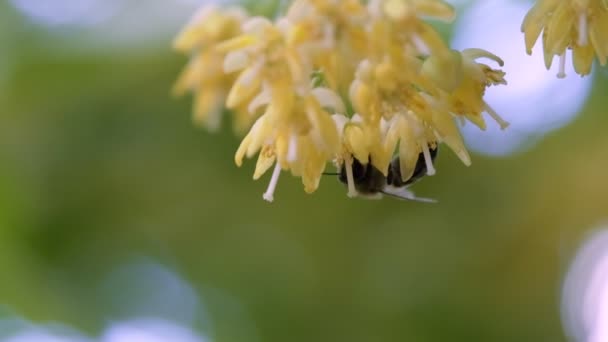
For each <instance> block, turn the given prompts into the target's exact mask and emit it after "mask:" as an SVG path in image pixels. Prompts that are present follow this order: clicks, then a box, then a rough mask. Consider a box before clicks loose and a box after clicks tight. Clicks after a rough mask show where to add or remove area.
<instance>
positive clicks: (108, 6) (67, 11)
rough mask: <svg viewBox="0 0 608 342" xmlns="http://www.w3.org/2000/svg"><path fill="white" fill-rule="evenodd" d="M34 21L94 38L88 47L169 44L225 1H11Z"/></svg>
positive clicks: (88, 39) (85, 42)
mask: <svg viewBox="0 0 608 342" xmlns="http://www.w3.org/2000/svg"><path fill="white" fill-rule="evenodd" d="M9 1H10V3H11V4H12V5H13V7H15V8H16V9H17V10H18V11H19V12H20V13H21V14H23V15H24V16H25V17H27V18H28V19H30V20H31V21H32V22H34V23H36V24H38V25H41V26H47V27H49V28H50V29H54V28H61V29H62V30H61V33H68V32H69V33H78V34H87V35H92V37H91V36H87V37H86V38H83V39H82V41H81V42H80V44H79V45H78V46H79V47H82V45H84V44H91V43H93V44H100V43H111V44H112V45H115V44H116V43H124V44H127V46H129V47H133V46H134V44H133V42H137V43H142V42H146V41H163V42H164V41H166V40H167V39H170V38H171V37H173V36H174V35H175V34H177V32H179V29H180V28H181V27H182V26H183V25H184V24H185V23H187V21H188V18H189V17H190V16H191V15H192V14H193V13H194V12H195V11H196V9H197V8H198V7H199V6H201V5H203V4H205V3H213V2H215V3H221V2H228V1H225V0H223V1H221V0H146V1H124V0H9Z"/></svg>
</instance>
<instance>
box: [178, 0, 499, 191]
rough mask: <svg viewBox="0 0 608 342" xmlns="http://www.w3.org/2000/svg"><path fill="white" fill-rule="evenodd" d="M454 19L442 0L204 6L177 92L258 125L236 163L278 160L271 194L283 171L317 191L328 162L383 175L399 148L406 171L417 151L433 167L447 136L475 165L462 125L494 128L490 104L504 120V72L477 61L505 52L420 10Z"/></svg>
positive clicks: (191, 31) (189, 37) (262, 165)
mask: <svg viewBox="0 0 608 342" xmlns="http://www.w3.org/2000/svg"><path fill="white" fill-rule="evenodd" d="M454 16H455V13H454V10H453V8H452V7H451V6H450V5H448V4H447V3H445V2H444V1H442V0H369V1H360V0H295V1H293V2H292V3H291V4H290V6H289V8H288V9H287V10H286V13H285V14H284V15H283V16H281V17H278V18H277V19H275V20H270V19H267V18H264V17H248V16H247V15H246V14H245V12H244V11H243V10H239V9H219V8H215V7H212V8H205V9H204V10H202V12H201V13H200V14H198V15H196V16H195V18H194V19H193V21H192V22H191V23H190V24H189V25H188V26H187V27H186V28H185V29H184V31H183V32H182V33H181V34H180V35H179V37H178V38H177V40H176V42H175V46H176V48H178V49H179V50H181V51H186V52H189V53H190V54H191V56H192V57H191V60H190V63H189V65H188V66H187V67H186V70H185V71H184V73H183V74H182V76H181V78H180V79H179V80H178V82H177V86H176V89H177V90H178V91H179V92H180V93H181V92H184V91H192V92H193V93H194V95H195V98H196V99H195V117H196V118H198V119H199V120H201V121H202V122H204V123H205V124H206V125H207V126H209V127H210V128H215V127H217V124H218V123H219V118H220V115H221V113H222V109H223V107H225V108H227V109H228V110H230V111H231V112H232V113H233V115H234V117H235V119H234V121H235V122H236V123H237V127H238V128H240V129H246V128H249V131H248V133H247V134H246V135H245V137H244V139H243V140H242V142H241V145H240V146H239V148H238V150H237V152H236V155H235V161H236V164H237V165H239V166H240V165H241V164H242V162H243V159H244V158H245V157H247V158H252V157H254V156H256V155H257V165H256V169H255V173H254V179H257V178H259V177H260V176H262V175H263V174H264V173H265V172H266V171H268V170H269V169H271V168H273V172H272V177H271V181H270V184H269V186H268V190H267V191H266V192H265V193H264V196H263V197H264V199H266V200H268V201H272V199H273V194H274V190H275V187H276V185H277V181H278V178H279V175H280V173H281V172H282V171H289V172H291V174H293V175H295V176H297V177H301V179H302V182H303V184H304V190H305V191H306V192H309V193H310V192H313V191H315V190H316V189H317V188H318V186H319V182H320V179H321V176H322V174H323V172H324V171H325V168H326V165H327V163H328V162H331V161H333V162H334V163H335V164H336V166H337V167H338V168H339V169H342V168H346V170H347V173H348V171H351V170H350V169H351V167H352V164H353V162H354V160H355V159H356V160H357V161H359V162H360V163H362V164H368V163H371V164H372V165H373V166H374V167H375V168H377V169H378V170H380V171H381V172H382V173H384V174H385V175H386V174H387V172H388V168H389V164H390V162H391V159H392V158H393V156H394V155H398V156H399V157H400V168H401V176H402V178H403V179H404V180H405V179H408V178H409V177H410V176H411V175H412V173H413V172H414V167H415V165H416V161H417V159H418V157H419V155H424V156H425V162H426V167H427V172H428V174H434V173H435V169H434V167H433V165H432V158H431V157H430V152H429V150H430V149H435V148H436V146H437V145H438V144H439V143H442V142H443V143H445V144H446V145H447V146H448V147H449V148H450V149H451V150H453V151H454V152H455V154H456V155H457V156H458V157H459V158H460V159H461V160H462V162H463V163H464V164H466V165H469V164H470V162H471V161H470V157H469V154H468V152H467V150H466V148H465V146H464V143H463V141H462V138H461V136H460V132H459V128H458V125H457V124H460V123H462V124H464V122H465V121H470V122H471V123H473V124H475V125H477V126H479V127H480V128H481V129H485V127H486V123H485V119H484V116H483V113H487V114H488V115H489V116H490V117H491V118H492V119H494V120H495V121H497V123H498V124H499V125H500V126H501V127H502V128H505V127H506V126H507V125H508V124H507V123H506V122H505V121H504V120H502V119H501V118H500V117H499V116H498V114H496V113H495V112H494V111H493V110H492V109H491V108H490V106H489V105H488V104H487V103H486V102H485V101H484V99H483V97H484V93H485V91H486V89H487V88H488V87H489V86H491V85H497V84H506V81H505V79H504V75H505V74H504V72H502V71H501V70H499V69H495V68H492V67H491V66H489V65H487V64H484V63H480V62H478V60H479V59H480V58H486V59H488V60H490V61H493V62H496V63H497V64H498V65H500V66H502V65H503V61H502V60H501V59H500V58H499V57H497V56H495V55H493V54H491V53H490V52H487V51H484V50H481V49H467V50H464V51H455V50H452V49H450V48H449V47H448V46H447V45H446V44H445V43H444V41H443V40H442V38H441V36H440V35H439V34H438V32H437V31H436V30H435V29H434V28H433V27H432V26H431V25H429V24H428V23H427V22H425V21H424V20H422V19H421V18H433V19H437V20H442V21H447V22H449V21H451V20H453V18H454ZM349 183H350V181H349ZM348 185H349V195H351V196H353V195H356V191H355V190H354V186H353V185H352V184H348Z"/></svg>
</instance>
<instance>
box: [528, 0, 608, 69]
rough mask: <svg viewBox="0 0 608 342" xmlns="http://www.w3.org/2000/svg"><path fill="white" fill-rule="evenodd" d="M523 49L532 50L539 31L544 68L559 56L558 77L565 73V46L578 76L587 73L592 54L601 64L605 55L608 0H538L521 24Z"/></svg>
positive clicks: (603, 62) (607, 39)
mask: <svg viewBox="0 0 608 342" xmlns="http://www.w3.org/2000/svg"><path fill="white" fill-rule="evenodd" d="M521 30H522V32H524V36H525V43H526V51H527V52H528V54H532V47H533V46H534V45H535V44H536V41H537V40H538V37H539V36H540V34H541V32H542V34H543V52H544V58H545V65H546V67H547V69H549V68H550V67H551V64H552V62H553V58H554V56H559V59H560V62H559V72H558V74H557V76H558V77H560V78H563V77H565V76H566V74H565V64H566V50H567V49H571V50H572V56H573V65H574V69H575V71H576V73H578V74H580V75H581V76H584V75H588V74H589V73H591V65H592V64H593V59H594V57H597V59H598V60H599V62H600V64H601V65H605V64H606V59H607V57H608V2H607V1H606V0H538V1H537V2H536V4H535V5H534V7H532V9H530V11H529V12H528V14H527V15H526V17H525V18H524V21H523V23H522V26H521Z"/></svg>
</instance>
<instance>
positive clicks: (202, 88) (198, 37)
mask: <svg viewBox="0 0 608 342" xmlns="http://www.w3.org/2000/svg"><path fill="white" fill-rule="evenodd" d="M245 18H246V14H245V12H244V11H243V10H241V9H238V8H230V9H225V10H220V9H219V8H217V7H215V6H206V7H203V8H202V9H201V10H200V11H199V12H198V13H197V14H196V15H195V16H194V17H193V18H192V20H191V22H190V23H189V24H188V25H187V26H186V27H185V28H184V29H183V30H182V32H181V33H180V34H179V35H178V37H177V38H176V39H175V41H174V43H173V45H174V48H175V49H176V50H178V51H180V52H183V53H187V54H190V55H191V58H190V61H189V63H188V65H187V66H186V68H185V69H184V70H183V71H182V74H181V75H180V77H179V78H178V80H177V82H176V84H175V86H174V88H173V92H174V93H175V94H176V95H183V94H185V93H186V92H192V93H193V94H194V110H193V111H194V120H195V121H196V122H197V123H200V124H202V125H204V126H206V127H207V128H209V129H210V130H216V129H218V128H219V126H220V122H221V115H222V112H223V110H224V102H225V100H226V93H227V92H228V89H229V88H230V86H231V84H232V83H233V82H234V77H233V76H231V75H226V74H225V73H224V72H223V71H222V65H223V61H224V58H225V54H223V53H221V52H218V51H216V50H215V45H216V44H218V43H219V42H221V41H224V40H227V39H230V38H232V37H234V36H236V35H238V34H240V31H241V28H240V27H241V23H242V22H243V21H244V20H245ZM237 113H242V111H237ZM235 116H236V117H237V118H236V119H235V128H237V130H242V129H243V128H242V126H248V125H249V123H248V122H247V121H248V120H243V118H242V115H238V114H236V115H235ZM243 121H245V122H243ZM249 121H250V120H249Z"/></svg>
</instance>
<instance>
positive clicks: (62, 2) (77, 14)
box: [10, 0, 117, 26]
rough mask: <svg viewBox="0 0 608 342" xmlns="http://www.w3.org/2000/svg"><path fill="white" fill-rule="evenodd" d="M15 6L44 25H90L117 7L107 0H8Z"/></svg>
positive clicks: (114, 2)
mask: <svg viewBox="0 0 608 342" xmlns="http://www.w3.org/2000/svg"><path fill="white" fill-rule="evenodd" d="M10 2H11V3H12V4H13V6H14V7H15V8H17V9H18V10H19V11H20V12H21V13H23V14H24V15H26V16H28V17H30V18H31V19H32V20H34V21H35V22H37V23H40V24H44V25H51V26H54V25H83V26H86V25H91V24H95V23H98V22H100V21H102V20H104V19H107V18H108V17H110V16H111V15H112V14H113V13H114V12H115V10H116V9H117V3H116V1H111V0H110V1H108V0H52V1H41V0H10Z"/></svg>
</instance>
